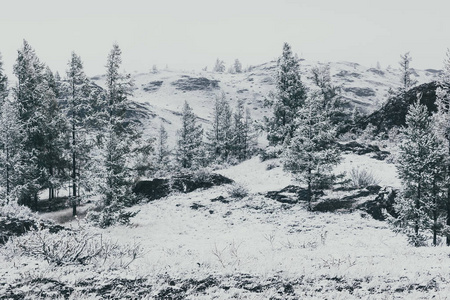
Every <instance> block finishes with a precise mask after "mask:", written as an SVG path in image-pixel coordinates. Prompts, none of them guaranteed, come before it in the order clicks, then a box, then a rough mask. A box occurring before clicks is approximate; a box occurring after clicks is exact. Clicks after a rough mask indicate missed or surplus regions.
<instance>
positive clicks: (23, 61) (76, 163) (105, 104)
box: [0, 41, 140, 226]
mask: <svg viewBox="0 0 450 300" xmlns="http://www.w3.org/2000/svg"><path fill="white" fill-rule="evenodd" d="M120 56H121V52H120V49H119V46H118V45H114V46H113V49H112V50H111V53H110V55H109V56H108V60H107V66H106V67H107V89H106V91H105V90H103V89H101V88H100V87H98V86H96V85H95V84H93V83H92V82H90V80H89V79H88V78H87V76H86V75H85V73H84V71H83V64H82V61H81V58H80V57H79V56H77V55H76V54H75V53H72V56H71V58H70V60H69V62H68V70H67V73H66V77H65V78H64V79H61V77H60V76H59V74H58V73H56V74H53V73H52V71H51V70H50V69H49V68H48V67H46V66H45V64H43V63H42V62H40V60H39V59H38V57H37V56H36V54H35V51H34V50H33V49H32V48H31V46H30V45H29V44H28V42H27V41H24V42H23V46H22V47H21V48H20V49H19V50H18V56H17V60H16V63H15V65H14V74H15V76H16V77H17V84H16V85H15V86H14V87H13V88H12V91H11V92H10V91H9V89H8V87H7V78H6V76H5V75H4V72H3V69H2V68H1V63H0V105H1V109H0V132H1V134H0V149H1V151H0V154H1V155H0V170H1V174H0V175H1V176H0V186H1V187H2V189H1V190H0V191H1V199H6V202H9V201H12V200H17V201H18V202H19V204H23V205H27V206H30V207H34V208H36V207H37V204H38V199H39V194H40V193H41V191H42V190H43V189H48V198H49V199H53V198H55V197H56V196H57V191H58V190H59V189H61V188H62V187H63V186H64V185H67V183H68V182H70V184H69V185H70V196H69V198H70V200H71V203H72V206H73V214H74V215H75V214H76V206H77V204H78V203H79V202H80V199H81V196H82V195H87V194H89V193H90V192H95V193H97V194H99V195H101V202H100V203H99V206H101V208H102V209H101V213H100V214H98V216H97V219H98V220H99V224H100V225H102V226H107V225H109V224H110V223H111V222H113V221H112V220H114V219H117V218H115V217H114V216H113V214H118V213H121V208H122V207H123V206H122V204H123V203H125V202H124V199H127V201H130V199H132V193H131V190H130V188H131V185H130V184H129V181H130V180H131V176H130V170H131V169H130V167H129V166H130V163H129V161H130V160H133V157H134V155H135V153H137V152H138V151H137V149H134V148H133V147H134V145H140V143H139V138H140V136H139V132H140V131H139V129H138V128H137V126H136V124H134V123H133V122H130V121H129V120H127V119H126V118H125V113H126V112H127V111H129V109H130V100H129V96H130V92H131V81H130V78H129V76H125V75H123V74H121V73H120V64H121V58H120ZM118 203H122V204H120V205H119V204H118ZM122 220H126V218H122Z"/></svg>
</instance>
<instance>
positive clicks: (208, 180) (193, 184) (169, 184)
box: [133, 173, 233, 200]
mask: <svg viewBox="0 0 450 300" xmlns="http://www.w3.org/2000/svg"><path fill="white" fill-rule="evenodd" d="M230 183H233V180H231V179H229V178H227V177H225V176H222V175H220V174H214V173H213V174H208V175H205V176H194V175H192V174H181V175H177V176H174V177H172V178H170V179H165V178H164V179H159V178H156V179H153V180H141V181H139V182H137V183H136V185H135V187H134V189H133V191H134V192H135V193H136V194H140V195H143V196H145V197H146V198H147V199H148V200H156V199H159V198H163V197H166V196H168V195H169V194H170V193H171V192H173V191H176V192H182V193H190V192H193V191H195V190H196V189H201V188H203V189H207V188H211V187H213V186H218V185H222V184H230Z"/></svg>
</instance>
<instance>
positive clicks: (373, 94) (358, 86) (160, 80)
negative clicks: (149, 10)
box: [93, 60, 440, 145]
mask: <svg viewBox="0 0 450 300" xmlns="http://www.w3.org/2000/svg"><path fill="white" fill-rule="evenodd" d="M318 65H321V63H319V62H314V61H306V60H303V61H301V62H300V68H301V72H302V80H303V81H304V82H305V83H306V84H307V85H309V86H311V85H312V82H311V72H310V70H311V68H312V67H314V66H318ZM329 65H330V72H331V76H332V80H333V83H334V84H335V85H337V86H340V87H341V90H342V96H343V97H344V98H345V99H347V100H349V102H350V103H351V104H352V105H355V106H357V107H359V108H360V109H361V111H364V112H372V111H374V110H375V109H377V108H379V107H380V106H381V104H382V103H384V101H386V100H387V92H388V90H389V88H393V89H395V88H397V87H398V86H399V85H400V71H399V70H397V69H393V68H390V67H389V68H388V69H377V68H368V67H365V66H362V65H360V64H357V63H351V62H331V63H329ZM276 67H277V64H276V62H275V61H272V62H269V63H265V64H262V65H259V66H255V67H252V69H251V70H250V71H247V72H244V73H238V74H229V73H213V72H206V71H199V72H182V71H173V70H160V71H158V72H157V73H135V74H132V78H133V80H134V83H135V90H134V95H133V100H134V101H135V102H137V103H138V104H139V105H140V107H139V109H140V110H143V111H145V112H146V115H147V116H148V118H144V120H143V121H144V123H145V126H146V128H147V130H148V131H147V132H148V133H149V134H151V135H153V136H155V135H156V132H157V128H159V126H160V124H163V125H164V126H165V127H166V129H167V131H168V132H169V144H171V145H174V141H175V132H176V130H177V129H178V127H179V122H180V121H179V120H180V112H181V108H182V105H183V103H184V101H188V102H189V104H190V105H191V106H192V108H193V110H194V112H195V113H196V114H197V115H198V117H199V118H200V121H201V122H202V123H203V125H204V127H205V128H208V127H209V120H210V119H211V114H212V107H213V103H214V99H215V97H216V96H219V95H220V94H221V93H222V92H224V93H225V95H226V97H227V98H228V99H229V100H230V104H231V107H232V108H234V107H235V106H236V104H237V100H238V99H242V100H244V101H245V105H246V107H248V108H249V109H250V111H251V113H252V117H253V119H254V120H261V119H262V117H263V116H267V115H269V114H270V113H271V111H270V109H269V108H265V107H264V99H265V98H267V97H268V96H269V94H270V92H272V91H275V85H274V77H275V73H276ZM439 74H440V71H438V70H431V69H428V70H413V78H414V79H416V80H417V81H418V83H425V82H430V81H433V80H436V79H437V78H438V76H439ZM93 80H94V82H95V83H97V84H99V85H100V86H103V85H104V80H105V77H104V76H96V77H94V78H93Z"/></svg>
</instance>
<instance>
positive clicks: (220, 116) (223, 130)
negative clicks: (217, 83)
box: [207, 93, 233, 161]
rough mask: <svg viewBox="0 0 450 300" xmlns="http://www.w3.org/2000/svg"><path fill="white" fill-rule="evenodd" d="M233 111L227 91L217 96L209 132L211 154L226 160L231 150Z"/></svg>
mask: <svg viewBox="0 0 450 300" xmlns="http://www.w3.org/2000/svg"><path fill="white" fill-rule="evenodd" d="M231 119H232V111H231V108H230V104H229V103H228V100H227V99H226V97H225V93H222V95H221V96H220V97H219V96H216V99H215V102H214V108H213V121H212V128H211V130H210V131H208V133H207V138H208V147H209V153H210V156H211V157H212V158H213V159H219V160H220V161H226V160H227V159H228V156H229V155H230V152H231V143H232V136H233V134H232V120H231Z"/></svg>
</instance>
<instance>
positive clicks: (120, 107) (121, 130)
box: [90, 44, 140, 227]
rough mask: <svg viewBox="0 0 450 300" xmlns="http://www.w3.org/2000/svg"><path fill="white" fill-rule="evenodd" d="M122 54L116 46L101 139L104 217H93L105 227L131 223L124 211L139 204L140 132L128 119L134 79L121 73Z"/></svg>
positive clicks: (110, 59) (110, 63)
mask: <svg viewBox="0 0 450 300" xmlns="http://www.w3.org/2000/svg"><path fill="white" fill-rule="evenodd" d="M121 54H122V51H121V50H120V48H119V46H118V45H117V44H114V45H113V48H112V50H111V52H110V53H109V55H108V61H107V64H106V68H107V73H106V95H105V103H104V110H103V113H104V115H103V116H104V124H103V130H102V133H101V136H100V140H101V146H102V149H101V150H102V151H101V152H102V155H101V169H100V173H99V176H100V178H101V183H100V185H99V187H98V188H99V192H100V194H101V203H100V209H101V213H100V214H95V213H91V216H90V217H91V219H92V220H93V221H94V222H96V223H97V224H98V225H99V226H101V227H107V226H110V225H112V224H114V223H116V222H121V223H128V222H129V219H130V217H132V216H133V214H130V213H125V212H124V210H123V209H124V208H125V207H126V206H128V205H131V204H132V203H134V202H135V201H136V199H135V195H134V194H133V193H132V190H131V188H132V180H133V176H132V169H131V167H130V166H131V163H132V161H133V154H134V153H135V149H134V146H135V145H137V144H138V143H137V140H138V139H139V138H140V131H139V129H138V128H137V126H136V124H135V123H134V122H132V121H130V120H127V119H126V113H127V112H128V111H130V106H131V101H130V96H131V90H132V86H133V83H132V81H131V79H130V75H124V74H122V73H121V72H120V66H121V64H122V58H121Z"/></svg>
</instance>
